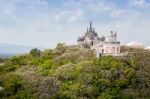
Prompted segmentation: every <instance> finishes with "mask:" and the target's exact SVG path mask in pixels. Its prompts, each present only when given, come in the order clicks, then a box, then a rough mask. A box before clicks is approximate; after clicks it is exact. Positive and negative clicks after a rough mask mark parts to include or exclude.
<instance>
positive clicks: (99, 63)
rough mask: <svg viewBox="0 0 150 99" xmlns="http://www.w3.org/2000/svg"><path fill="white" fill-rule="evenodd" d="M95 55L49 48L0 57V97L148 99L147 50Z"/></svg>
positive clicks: (70, 48)
mask: <svg viewBox="0 0 150 99" xmlns="http://www.w3.org/2000/svg"><path fill="white" fill-rule="evenodd" d="M121 50H122V51H123V52H126V51H128V52H132V55H131V56H130V57H124V58H118V57H117V58H116V57H112V56H104V57H102V58H99V59H97V58H96V57H95V53H94V52H93V51H92V50H90V49H84V48H79V47H77V46H66V45H64V44H60V43H59V44H58V45H57V47H56V48H55V49H47V50H45V51H40V50H38V49H33V50H31V51H30V53H29V54H25V55H21V56H16V57H11V58H9V59H5V60H1V63H0V98H1V99H150V51H148V50H144V49H134V48H127V47H122V48H121Z"/></svg>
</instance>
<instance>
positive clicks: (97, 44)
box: [77, 22, 120, 57]
mask: <svg viewBox="0 0 150 99" xmlns="http://www.w3.org/2000/svg"><path fill="white" fill-rule="evenodd" d="M77 43H78V45H79V46H80V47H85V48H91V49H95V50H96V54H97V57H99V56H101V55H113V56H115V55H117V54H119V53H120V42H119V41H117V33H114V32H113V31H110V33H108V35H107V36H106V37H105V36H103V35H102V36H98V34H97V33H96V32H95V28H93V27H92V22H90V26H89V28H87V31H86V32H85V33H84V35H83V36H81V37H79V38H78V39H77Z"/></svg>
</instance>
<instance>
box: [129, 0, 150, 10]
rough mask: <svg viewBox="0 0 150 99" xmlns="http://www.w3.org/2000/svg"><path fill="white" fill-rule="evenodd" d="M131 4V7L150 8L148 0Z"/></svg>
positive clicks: (138, 0) (131, 1)
mask: <svg viewBox="0 0 150 99" xmlns="http://www.w3.org/2000/svg"><path fill="white" fill-rule="evenodd" d="M129 4H130V5H131V6H138V7H144V8H149V7H150V3H148V2H146V0H129Z"/></svg>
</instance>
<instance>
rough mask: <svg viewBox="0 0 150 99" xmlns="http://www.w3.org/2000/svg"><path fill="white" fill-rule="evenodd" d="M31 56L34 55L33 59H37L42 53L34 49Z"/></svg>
mask: <svg viewBox="0 0 150 99" xmlns="http://www.w3.org/2000/svg"><path fill="white" fill-rule="evenodd" d="M30 55H32V57H35V58H37V57H40V56H41V51H40V50H39V49H37V48H35V49H32V50H31V51H30Z"/></svg>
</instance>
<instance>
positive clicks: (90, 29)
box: [89, 22, 92, 32]
mask: <svg viewBox="0 0 150 99" xmlns="http://www.w3.org/2000/svg"><path fill="white" fill-rule="evenodd" d="M89 31H90V32H92V22H90V28H89Z"/></svg>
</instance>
